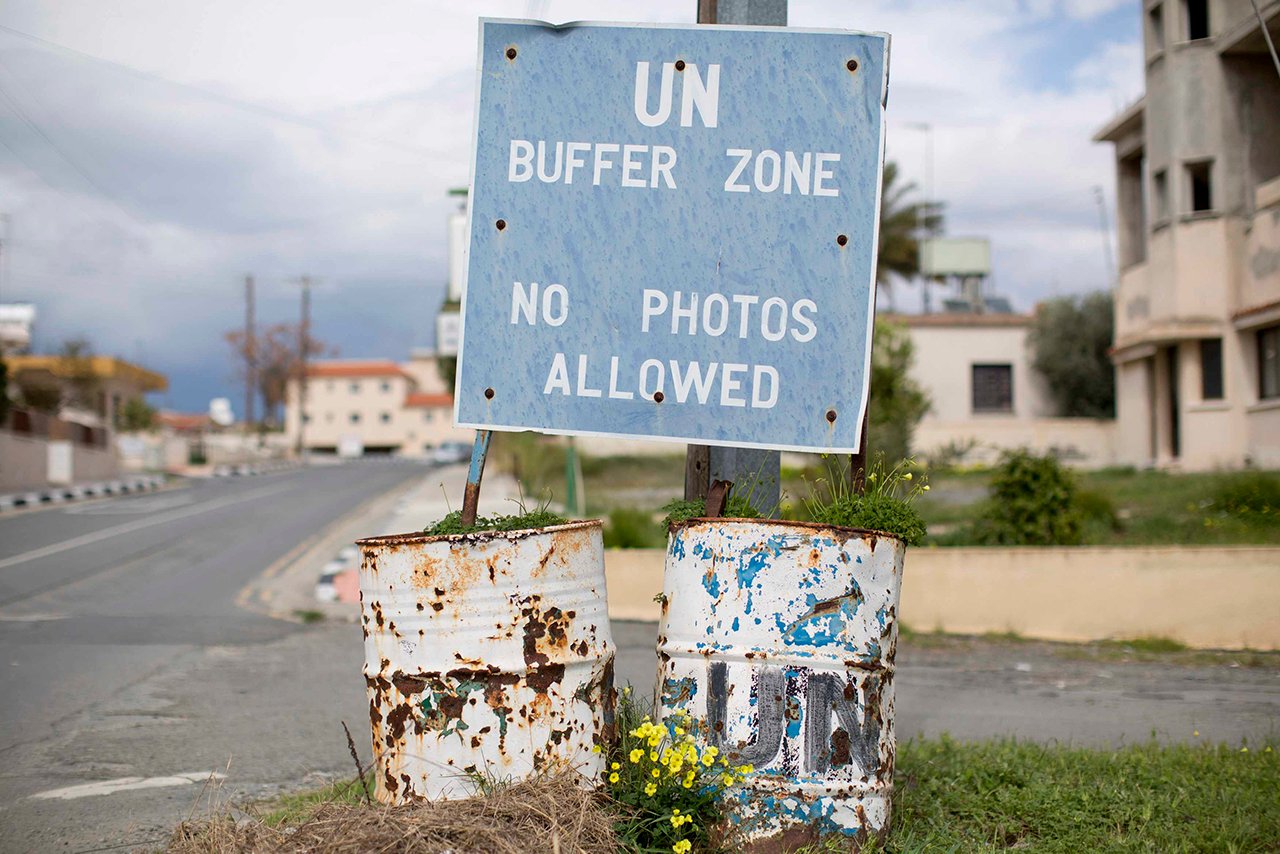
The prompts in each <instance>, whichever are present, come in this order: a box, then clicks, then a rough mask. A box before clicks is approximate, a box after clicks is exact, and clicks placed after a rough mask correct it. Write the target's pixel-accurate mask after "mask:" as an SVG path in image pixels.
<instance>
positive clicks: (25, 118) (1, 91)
mask: <svg viewBox="0 0 1280 854" xmlns="http://www.w3.org/2000/svg"><path fill="white" fill-rule="evenodd" d="M0 69H3V70H4V71H5V73H9V70H8V68H6V67H5V66H4V64H3V63H0ZM0 96H2V97H3V98H4V99H5V100H6V101H8V102H9V106H10V107H12V108H13V111H14V113H15V114H16V115H17V116H18V118H19V119H21V120H22V123H23V124H25V125H26V126H27V127H29V128H30V129H31V130H32V131H34V132H35V133H36V135H38V136H39V137H40V138H41V139H43V140H44V141H45V143H47V144H48V146H49V147H50V148H52V149H53V150H54V151H55V152H56V153H57V154H58V156H59V157H61V158H62V159H63V160H64V161H66V162H67V164H68V165H70V166H71V168H72V169H74V170H76V172H77V173H79V175H80V177H81V178H83V179H84V180H85V181H86V182H88V184H89V186H91V187H92V188H93V189H94V190H95V191H97V193H98V195H100V196H102V197H103V198H105V199H106V200H107V201H109V202H111V204H113V205H114V206H115V207H116V208H117V209H118V210H119V211H120V212H121V213H123V214H124V215H125V216H127V217H129V218H130V219H132V220H134V221H135V222H137V218H136V217H134V216H133V214H131V213H129V211H127V210H125V209H124V207H123V206H122V205H121V204H120V203H119V202H118V201H117V200H116V198H115V196H114V195H113V194H112V193H110V192H109V191H107V190H106V189H105V188H103V186H102V185H101V184H99V183H98V182H97V181H95V180H94V179H93V176H92V175H90V174H89V173H88V171H86V170H85V168H84V167H83V166H81V165H80V164H79V163H77V162H76V160H75V158H73V157H72V156H71V155H70V154H68V153H67V151H66V150H65V149H63V147H62V146H60V145H58V143H57V142H55V141H54V139H53V137H51V136H49V134H47V133H45V131H44V129H43V128H42V127H40V125H38V124H37V123H36V121H35V119H33V118H31V117H30V116H29V115H27V111H26V110H24V109H22V105H21V104H20V103H18V100H17V99H16V98H14V97H13V95H12V94H10V93H9V90H7V89H6V88H5V87H4V83H3V82H0ZM5 147H6V148H8V149H9V150H10V151H13V148H12V147H10V146H8V145H7V144H6V145H5ZM14 153H15V154H16V153H17V152H14ZM19 159H21V158H19ZM28 168H30V167H28Z"/></svg>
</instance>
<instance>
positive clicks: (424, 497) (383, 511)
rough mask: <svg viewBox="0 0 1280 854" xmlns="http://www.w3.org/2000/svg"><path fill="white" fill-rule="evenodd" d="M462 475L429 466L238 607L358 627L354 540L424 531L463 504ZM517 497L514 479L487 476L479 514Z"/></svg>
mask: <svg viewBox="0 0 1280 854" xmlns="http://www.w3.org/2000/svg"><path fill="white" fill-rule="evenodd" d="M466 478H467V466H466V464H456V465H450V466H444V467H441V468H436V469H431V470H429V471H427V472H426V474H424V475H423V476H422V477H421V478H419V479H417V480H416V481H415V482H414V483H412V484H411V485H410V486H409V487H407V488H405V489H400V490H396V491H393V492H390V493H388V494H387V495H383V496H381V497H379V498H377V499H374V500H373V501H371V502H369V503H368V504H365V505H364V506H363V507H358V508H355V509H354V510H353V511H352V513H351V514H350V515H348V516H346V517H345V518H343V519H341V520H339V521H338V522H337V523H336V524H334V525H333V526H331V527H330V528H329V529H328V530H325V531H321V532H318V533H317V535H316V536H315V537H313V538H312V539H310V540H308V541H307V542H305V543H302V544H301V545H299V546H298V548H296V549H294V550H293V551H292V552H290V553H289V554H287V555H285V556H284V557H283V558H281V559H280V560H278V561H276V563H275V564H273V565H272V566H270V567H268V568H267V569H266V571H265V572H263V573H262V575H260V576H259V577H258V578H257V579H256V580H254V581H253V582H251V583H250V584H248V585H247V586H246V587H245V588H244V589H243V590H242V591H240V595H239V596H238V597H237V601H238V602H239V603H240V605H241V606H242V607H246V608H251V609H253V610H257V611H261V612H264V613H266V614H269V615H270V616H273V617H277V618H279V619H284V620H291V621H294V622H300V621H301V622H306V621H314V620H316V619H325V620H337V621H345V622H355V621H356V620H358V619H359V610H358V608H357V607H356V602H357V601H358V598H357V590H356V578H355V573H356V570H357V569H358V568H359V566H360V555H359V551H358V550H357V549H356V547H355V545H354V543H355V541H356V540H358V539H361V538H363V537H376V536H381V535H385V534H403V533H408V532H411V531H421V530H422V529H423V528H425V527H426V526H427V525H430V524H431V523H432V522H435V521H436V520H437V519H440V518H441V517H443V516H444V515H445V514H446V513H448V512H449V510H450V509H451V508H452V509H454V510H456V509H458V508H459V507H460V506H461V505H462V491H463V487H464V485H465V484H466ZM519 495H520V492H519V487H518V486H517V484H516V482H515V480H514V479H513V478H512V477H510V476H509V475H507V474H504V473H501V472H492V473H487V474H486V475H485V479H484V489H483V491H482V492H481V498H480V513H481V515H486V514H494V513H513V512H516V511H515V509H514V508H515V504H514V503H512V502H513V500H514V499H517V498H518V497H519ZM318 595H319V596H322V597H324V598H317V596H318Z"/></svg>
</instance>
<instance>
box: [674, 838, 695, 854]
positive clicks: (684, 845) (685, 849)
mask: <svg viewBox="0 0 1280 854" xmlns="http://www.w3.org/2000/svg"><path fill="white" fill-rule="evenodd" d="M692 847H693V843H692V842H690V841H689V840H687V839H681V840H680V841H679V842H677V843H676V844H675V845H672V846H671V850H672V851H674V852H675V854H689V849H690V848H692Z"/></svg>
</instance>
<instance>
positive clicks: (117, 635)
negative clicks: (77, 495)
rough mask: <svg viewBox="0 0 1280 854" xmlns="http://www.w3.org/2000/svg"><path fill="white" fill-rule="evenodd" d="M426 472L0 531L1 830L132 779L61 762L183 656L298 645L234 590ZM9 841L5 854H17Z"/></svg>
mask: <svg viewBox="0 0 1280 854" xmlns="http://www.w3.org/2000/svg"><path fill="white" fill-rule="evenodd" d="M423 472H424V469H423V467H422V466H420V465H412V464H404V463H392V462H367V463H355V464H347V465H338V466H317V467H312V468H308V469H302V470H296V471H291V472H284V473H277V474H268V475H261V476H256V477H242V478H226V479H216V480H208V481H196V482H193V483H191V484H190V485H189V486H185V487H181V488H176V489H169V490H165V491H162V492H158V493H151V494H147V495H139V496H131V497H122V498H115V499H107V500H102V501H94V502H89V503H77V504H68V505H66V506H63V507H59V508H55V509H48V510H41V511H37V512H31V513H18V514H14V515H12V516H5V517H2V518H0V825H4V826H5V828H6V830H7V829H10V828H9V825H10V822H9V821H8V820H6V818H5V817H4V813H5V812H7V811H9V808H11V807H13V806H14V805H15V803H16V802H18V801H19V800H20V799H22V798H23V797H24V796H26V795H29V794H31V793H32V792H33V791H39V790H42V789H47V788H52V787H54V786H55V785H57V784H58V783H60V782H66V781H71V782H83V781H84V780H86V779H88V780H92V779H95V778H101V777H104V776H107V777H109V776H113V774H112V773H111V772H112V769H113V768H119V769H124V773H134V771H133V770H130V769H128V768H127V766H130V765H131V763H130V762H129V761H128V760H129V759H130V757H115V758H112V759H110V760H109V761H106V762H105V763H104V762H98V761H96V760H95V759H94V758H93V750H92V749H89V750H87V751H86V750H82V749H81V750H77V749H75V748H72V749H71V750H69V751H67V750H65V749H62V748H65V746H66V741H67V739H68V737H69V736H74V734H75V733H77V732H83V731H84V730H83V726H84V724H85V722H86V721H88V722H92V721H93V720H94V718H96V717H98V716H100V715H102V714H107V715H110V714H111V713H110V711H109V709H110V708H111V705H112V703H113V702H116V701H118V699H119V698H120V697H121V696H123V695H125V694H127V693H128V691H129V690H130V689H131V687H132V686H136V685H138V684H140V683H142V682H144V681H145V680H147V679H148V678H149V677H152V676H155V675H157V674H163V673H165V672H166V671H169V670H171V668H172V667H173V666H174V664H175V662H178V661H179V660H181V659H182V658H183V657H184V656H188V655H190V654H192V653H196V652H199V653H201V654H207V652H208V651H209V650H217V649H223V650H236V649H243V648H245V647H251V646H253V645H256V644H262V643H267V642H271V641H279V640H281V639H283V638H285V637H287V636H288V635H290V634H291V633H294V632H297V631H298V630H299V628H300V627H299V626H298V625H296V624H293V623H289V622H284V621H280V620H274V619H270V618H268V617H264V616H259V615H258V614H255V613H251V612H250V611H247V610H245V609H243V608H241V607H239V606H238V605H237V595H238V593H239V592H240V590H241V589H242V588H243V587H244V585H245V584H246V583H247V582H249V580H250V579H252V578H254V577H256V576H257V575H259V574H261V573H262V572H263V571H264V570H265V569H266V568H267V567H269V566H270V565H271V564H272V563H273V562H275V561H277V560H280V559H281V558H282V557H284V556H285V555H287V554H288V553H289V552H291V551H292V550H293V549H295V547H297V546H298V545H299V544H300V543H303V542H305V541H307V540H309V539H311V538H313V537H315V536H316V535H317V534H318V533H319V532H321V531H322V530H323V529H325V528H326V527H328V526H329V525H330V524H332V523H334V522H335V521H336V520H338V519H339V518H341V517H343V516H345V515H347V514H349V513H351V512H352V511H353V510H354V509H355V508H357V507H359V506H360V505H362V504H364V503H365V502H367V501H369V500H370V499H373V498H375V497H378V496H381V495H384V494H386V493H387V492H388V491H389V490H392V489H394V488H396V487H398V486H399V485H401V484H404V483H406V482H407V481H409V480H410V479H411V478H414V477H421V476H422V474H423ZM114 723H116V724H119V723H120V721H115V722H114ZM191 735H192V737H193V738H195V737H198V734H197V733H192V734H191ZM90 748H91V746H90ZM50 750H55V751H58V750H60V751H61V752H55V753H53V754H51V753H50V752H49V751H50ZM180 758H181V757H180V756H179V757H174V760H175V761H177V760H179V759H180ZM189 770H192V769H187V768H182V767H177V768H173V767H171V768H169V769H168V771H167V772H165V773H173V772H182V771H189ZM11 818H12V816H11ZM5 835H6V834H5V833H4V831H0V847H3V848H4V849H5V850H22V848H23V846H22V845H14V841H13V840H12V839H8V840H6V839H5V838H4V837H5ZM6 843H8V844H6ZM37 847H43V846H37ZM59 847H60V846H59ZM62 850H66V849H62Z"/></svg>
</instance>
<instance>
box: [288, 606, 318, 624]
mask: <svg viewBox="0 0 1280 854" xmlns="http://www.w3.org/2000/svg"><path fill="white" fill-rule="evenodd" d="M293 616H295V617H297V618H298V619H299V620H301V621H302V622H303V623H305V624H307V625H308V626H309V625H311V624H312V623H323V622H324V612H323V611H317V610H315V609H313V608H305V609H299V610H296V611H294V612H293Z"/></svg>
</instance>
